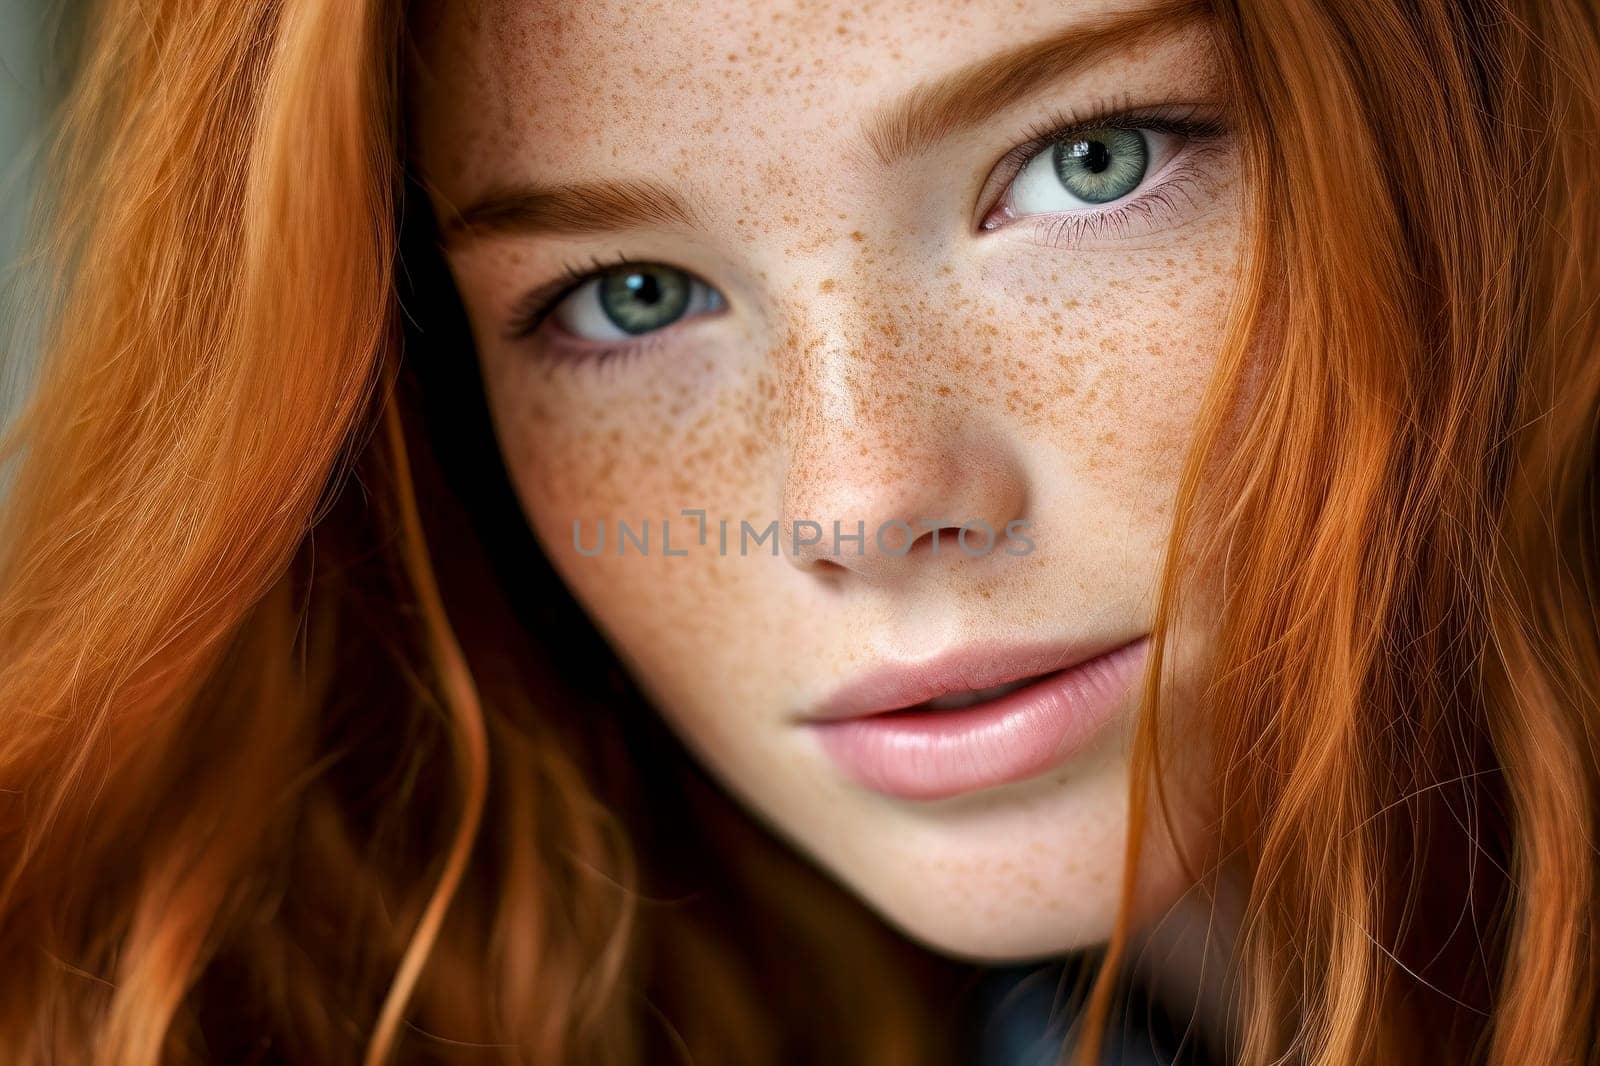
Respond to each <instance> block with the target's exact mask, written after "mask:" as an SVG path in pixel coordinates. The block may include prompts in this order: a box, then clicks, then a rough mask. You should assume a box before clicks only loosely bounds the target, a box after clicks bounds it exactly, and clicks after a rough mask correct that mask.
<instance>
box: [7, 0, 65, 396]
mask: <svg viewBox="0 0 1600 1066" xmlns="http://www.w3.org/2000/svg"><path fill="white" fill-rule="evenodd" d="M50 4H51V0H0V279H3V280H0V285H3V289H4V291H5V292H6V293H7V294H8V295H9V294H11V291H12V289H13V286H14V282H15V278H16V265H17V256H18V254H19V252H20V250H21V244H22V234H23V227H24V220H25V219H26V217H27V205H28V200H29V190H30V185H31V178H32V171H33V160H34V158H35V157H36V156H37V154H38V149H39V142H40V130H41V128H42V120H43V118H44V115H45V113H46V111H47V110H48V109H49V107H50V104H51V102H52V100H53V98H54V87H53V86H50V85H48V84H47V83H48V82H49V81H50V78H49V75H48V71H49V64H48V63H46V62H45V61H44V58H43V55H44V51H45V42H46V39H47V37H48V34H47V33H46V29H45V23H46V8H47V6H50ZM8 302H9V301H8ZM0 306H4V305H0ZM0 313H4V314H7V315H10V314H11V313H12V312H11V311H10V310H9V309H8V310H5V311H4V312H0ZM0 325H3V326H4V328H3V329H0V335H3V336H5V337H6V341H5V346H4V348H0V422H4V421H6V420H8V419H9V416H10V414H11V412H12V411H13V410H14V408H15V406H16V402H17V398H18V394H19V393H20V391H21V389H22V387H23V385H24V383H25V382H26V380H27V374H28V368H29V358H28V346H27V345H26V344H25V343H23V342H22V341H21V339H20V338H16V337H15V335H14V334H13V332H12V325H13V324H12V323H11V322H9V321H7V322H4V323H0Z"/></svg>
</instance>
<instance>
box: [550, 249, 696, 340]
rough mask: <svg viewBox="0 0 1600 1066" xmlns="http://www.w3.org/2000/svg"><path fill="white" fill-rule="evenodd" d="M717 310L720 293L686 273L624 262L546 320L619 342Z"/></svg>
mask: <svg viewBox="0 0 1600 1066" xmlns="http://www.w3.org/2000/svg"><path fill="white" fill-rule="evenodd" d="M722 307H723V300H722V294H721V293H719V292H717V290H716V289H713V288H712V287H711V286H709V285H707V284H706V283H705V282H703V281H701V280H700V279H699V278H697V277H695V276H694V275H692V274H687V273H685V272H684V271H682V270H679V269H677V268H676V267H670V266H667V265H666V264H664V263H624V264H621V265H619V266H614V267H610V268H608V269H605V270H602V271H599V272H598V273H595V274H593V275H591V276H590V278H589V280H587V281H585V282H583V283H582V284H581V285H579V286H578V287H577V288H575V289H573V290H572V292H570V293H569V294H567V296H566V297H565V298H564V299H563V300H562V301H561V302H560V303H559V304H558V305H557V306H556V308H555V309H554V311H553V312H552V317H553V318H554V320H555V322H556V324H557V325H559V326H560V327H561V328H562V329H563V330H565V331H566V332H567V333H570V334H571V335H573V336H574V337H578V338H581V339H583V340H591V341H624V340H628V339H630V338H633V337H637V336H639V335H641V334H644V333H654V332H655V331H656V330H659V329H665V328H666V327H668V326H670V325H672V324H673V323H675V322H677V321H679V320H680V319H684V318H692V317H694V316H696V315H701V314H707V313H710V312H712V311H718V310H721V309H722Z"/></svg>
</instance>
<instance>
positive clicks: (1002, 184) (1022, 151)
mask: <svg viewBox="0 0 1600 1066" xmlns="http://www.w3.org/2000/svg"><path fill="white" fill-rule="evenodd" d="M1220 111H1221V109H1220V107H1219V106H1218V105H1215V104H1205V103H1186V104H1170V103H1169V104H1156V105H1152V106H1147V107H1131V106H1126V105H1120V104H1114V103H1108V102H1102V103H1099V104H1096V105H1094V106H1093V107H1091V108H1090V109H1089V110H1088V111H1087V112H1084V113H1081V114H1079V113H1072V112H1067V113H1059V112H1058V113H1056V114H1054V115H1052V116H1051V117H1050V118H1048V119H1046V120H1045V121H1044V122H1043V123H1038V124H1036V125H1035V126H1033V127H1032V128H1031V129H1029V130H1028V131H1027V132H1026V133H1025V134H1024V137H1025V139H1024V140H1023V141H1022V143H1020V144H1018V145H1016V146H1015V147H1013V148H1011V149H1010V150H1009V151H1007V152H1006V153H1005V154H1004V155H1003V156H1001V157H1000V158H999V159H998V160H997V161H996V162H995V163H994V165H993V166H992V167H990V169H989V177H988V178H986V179H985V180H984V183H983V186H982V188H981V189H980V191H979V195H978V200H977V212H976V215H975V217H974V218H973V220H972V228H973V230H974V231H978V232H983V231H984V226H983V223H984V220H985V219H987V218H988V217H989V216H990V215H991V214H992V213H993V212H994V211H995V209H996V208H998V207H999V206H1000V200H1001V198H1002V197H1003V196H1004V195H1005V193H1006V192H1007V191H1008V190H1009V189H1010V187H1011V183H1012V182H1013V181H1014V180H1016V177H1017V175H1019V174H1020V173H1022V169H1023V168H1024V167H1026V166H1027V165H1028V164H1029V163H1031V162H1033V160H1034V159H1035V158H1036V157H1037V156H1038V155H1039V153H1041V152H1044V151H1048V150H1049V149H1050V148H1051V147H1052V146H1053V145H1054V144H1055V143H1056V142H1057V141H1061V140H1066V139H1068V138H1071V137H1073V136H1076V135H1079V134H1082V133H1086V132H1088V131H1090V130H1097V129H1108V128H1109V129H1129V130H1148V131H1153V132H1156V133H1165V134H1169V135H1171V136H1174V137H1181V138H1184V139H1185V141H1188V140H1190V139H1198V140H1205V139H1213V138H1216V137H1220V136H1222V135H1223V134H1225V133H1226V132H1227V129H1228V127H1227V124H1226V123H1225V122H1224V121H1223V120H1222V118H1221V115H1220ZM1180 151H1181V149H1180ZM1170 162H1171V161H1170V160H1169V161H1168V164H1169V165H1170ZM1163 169H1165V168H1163ZM1152 176H1154V175H1152Z"/></svg>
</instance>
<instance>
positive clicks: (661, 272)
mask: <svg viewBox="0 0 1600 1066" xmlns="http://www.w3.org/2000/svg"><path fill="white" fill-rule="evenodd" d="M690 289H691V282H690V279H689V277H688V275H686V274H684V273H683V272H682V271H679V270H674V269H672V268H671V267H668V266H655V265H642V266H627V267H623V268H621V269H618V270H612V271H609V272H607V273H606V274H605V275H603V276H602V277H601V278H600V286H599V292H598V294H597V295H598V297H599V300H600V310H601V311H603V312H604V313H605V316H606V318H607V319H609V320H610V321H611V324H612V325H614V326H616V327H617V328H618V329H620V330H622V331H623V332H624V333H630V334H635V335H636V334H640V333H649V332H650V331H652V330H657V329H662V328H663V327H665V326H670V325H672V323H674V322H676V321H677V320H678V319H680V318H682V317H683V313H684V312H685V311H686V310H688V308H689V295H690Z"/></svg>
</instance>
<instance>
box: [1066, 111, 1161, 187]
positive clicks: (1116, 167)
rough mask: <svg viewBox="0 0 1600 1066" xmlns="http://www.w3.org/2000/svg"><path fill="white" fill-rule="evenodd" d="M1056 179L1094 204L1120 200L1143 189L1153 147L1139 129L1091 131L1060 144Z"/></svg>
mask: <svg viewBox="0 0 1600 1066" xmlns="http://www.w3.org/2000/svg"><path fill="white" fill-rule="evenodd" d="M1053 156H1054V162H1055V170H1056V178H1057V179H1058V180H1059V181H1060V182H1061V184H1062V186H1063V187H1064V188H1065V189H1066V190H1067V191H1068V192H1069V193H1071V194H1072V195H1073V196H1075V197H1077V198H1078V199H1080V200H1084V201H1087V202H1088V203H1092V204H1103V203H1107V202H1109V201H1111V200H1120V199H1121V198H1122V197H1124V196H1127V195H1128V194H1129V193H1131V192H1133V190H1135V189H1137V188H1138V187H1139V183H1140V182H1141V181H1143V180H1144V172H1145V167H1146V166H1147V165H1148V164H1149V161H1150V148H1149V145H1148V144H1147V142H1146V141H1145V137H1144V134H1143V133H1142V132H1140V131H1139V130H1127V129H1115V128H1107V129H1099V130H1090V131H1089V132H1087V133H1083V134H1080V135H1078V136H1077V137H1074V138H1071V139H1065V138H1064V139H1062V140H1060V141H1057V142H1056V145H1055V150H1054V152H1053Z"/></svg>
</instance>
